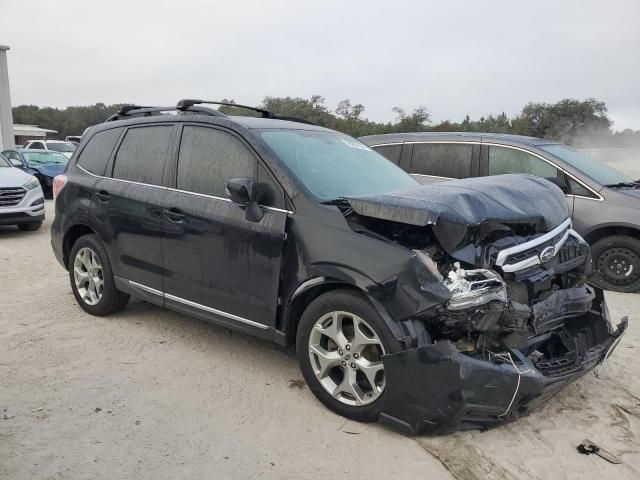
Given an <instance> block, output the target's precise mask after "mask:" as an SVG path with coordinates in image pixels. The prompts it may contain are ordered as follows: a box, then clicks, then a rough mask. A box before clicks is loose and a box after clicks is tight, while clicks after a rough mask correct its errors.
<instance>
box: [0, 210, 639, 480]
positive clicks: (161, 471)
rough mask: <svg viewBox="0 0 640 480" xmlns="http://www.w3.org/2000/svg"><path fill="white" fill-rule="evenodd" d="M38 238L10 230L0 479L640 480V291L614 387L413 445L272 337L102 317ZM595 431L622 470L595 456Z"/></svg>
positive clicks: (596, 386) (1, 266)
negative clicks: (349, 408) (79, 301)
mask: <svg viewBox="0 0 640 480" xmlns="http://www.w3.org/2000/svg"><path fill="white" fill-rule="evenodd" d="M47 215H48V220H47V222H46V223H45V225H44V226H43V228H42V229H41V230H40V231H38V232H20V231H18V230H17V229H14V228H11V227H0V478H3V479H4V478H6V479H12V480H13V479H103V478H104V479H110V480H114V479H130V478H144V479H147V478H148V479H154V480H156V479H176V478H189V479H199V478H216V479H226V478H233V479H236V478H238V479H240V478H260V479H263V478H314V479H315V478H319V477H326V478H333V479H336V478H348V477H351V476H357V477H358V478H363V479H378V478H387V479H388V478H393V479H404V478H407V479H418V478H430V479H440V478H442V479H450V478H457V479H465V480H467V479H480V478H482V479H527V480H529V479H550V478H553V479H581V480H588V479H599V480H600V479H605V478H606V479H608V478H615V479H637V478H640V375H639V373H640V362H638V361H637V358H636V357H637V354H638V351H639V349H640V341H639V335H640V331H639V329H638V327H637V323H636V322H635V321H634V320H636V318H637V315H636V313H637V312H638V311H639V310H640V295H622V294H610V295H608V300H609V302H610V309H611V312H612V316H613V317H614V318H619V317H621V316H622V315H629V316H630V318H631V320H632V323H631V327H630V329H629V332H628V333H627V335H626V338H625V339H624V340H623V342H622V344H621V345H620V347H619V348H618V349H617V351H616V352H615V354H614V356H613V358H612V359H611V361H610V362H609V364H608V367H607V370H606V372H605V373H604V375H603V376H602V378H600V379H596V378H595V377H594V376H593V375H589V376H587V377H585V378H583V379H582V380H580V381H579V382H577V383H575V384H573V385H571V386H569V388H567V389H566V390H564V391H563V392H562V393H561V394H559V395H558V396H556V397H555V398H554V399H552V400H551V401H550V402H549V403H547V404H546V405H545V406H544V407H543V408H542V409H540V410H538V411H536V412H534V413H533V414H531V415H530V416H529V417H526V418H523V419H520V420H519V421H518V422H515V423H512V424H510V425H507V426H504V427H501V428H497V429H494V430H491V431H488V432H485V433H481V432H465V433H460V434H455V435H450V436H447V437H439V438H429V437H421V438H416V439H413V438H408V437H404V436H401V435H399V434H397V433H395V432H393V431H390V430H387V429H386V428H384V427H382V426H379V425H363V424H358V423H354V422H350V421H347V420H345V419H343V418H341V417H339V416H337V415H335V414H333V413H331V412H329V411H328V410H327V409H326V408H324V407H323V406H322V405H321V404H320V403H319V402H318V401H316V400H315V398H314V397H313V396H312V394H311V393H310V392H309V391H308V389H307V388H306V387H305V386H304V382H303V381H302V377H301V375H300V373H299V371H298V368H297V365H296V362H295V360H294V359H293V358H292V357H290V356H289V355H288V354H287V353H286V352H285V351H283V350H282V349H279V348H277V347H275V346H273V345H271V344H269V343H267V342H262V341H259V340H256V339H253V338H250V337H248V336H245V335H242V334H238V333H234V332H230V331H227V330H225V329H223V328H220V327H217V326H215V325H211V324H208V323H205V322H201V321H199V320H195V319H192V318H189V317H185V316H182V315H180V314H177V313H173V312H170V311H166V310H162V309H159V308H156V307H154V306H152V305H149V304H146V303H143V302H139V301H134V302H131V303H130V304H129V306H128V307H127V308H126V309H125V310H124V311H123V312H121V313H120V314H118V315H114V316H112V317H108V318H95V317H91V316H89V315H87V314H85V313H84V312H83V311H82V310H81V309H80V307H78V306H77V305H76V303H75V300H74V298H73V295H72V293H71V290H70V287H69V284H68V277H67V273H66V272H65V271H64V270H63V269H62V268H61V267H60V266H59V265H58V263H57V262H56V260H55V259H54V256H53V253H52V252H51V247H50V244H49V225H50V221H51V219H52V217H53V209H52V205H51V203H50V202H48V204H47ZM584 438H589V439H591V440H593V441H595V442H596V443H599V444H601V445H602V446H605V447H606V448H608V449H609V450H611V451H613V452H614V453H616V454H617V455H618V456H619V457H620V458H621V459H622V461H623V464H622V465H612V464H609V463H607V462H606V461H604V460H603V459H601V458H599V457H597V456H595V455H590V456H584V455H580V454H578V453H577V452H576V451H575V447H576V445H577V444H578V443H580V442H581V441H582V440H583V439H584Z"/></svg>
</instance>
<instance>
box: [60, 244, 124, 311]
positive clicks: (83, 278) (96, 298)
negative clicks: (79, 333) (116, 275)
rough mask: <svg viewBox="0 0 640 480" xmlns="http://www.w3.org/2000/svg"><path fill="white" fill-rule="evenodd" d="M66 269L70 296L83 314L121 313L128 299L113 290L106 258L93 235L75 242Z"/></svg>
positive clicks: (115, 289) (100, 245) (108, 263)
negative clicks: (73, 297)
mask: <svg viewBox="0 0 640 480" xmlns="http://www.w3.org/2000/svg"><path fill="white" fill-rule="evenodd" d="M68 267H69V280H70V282H71V289H72V290H73V295H74V296H75V297H76V301H77V302H78V304H79V305H80V306H81V307H82V309H83V310H84V311H85V312H87V313H90V314H91V315H97V316H103V315H109V314H110V313H115V312H118V311H120V310H122V309H123V308H124V306H125V305H126V304H127V302H128V301H129V295H127V294H126V293H124V292H121V291H119V290H118V289H117V288H116V285H115V283H114V281H113V270H112V269H111V262H110V261H109V255H108V254H107V250H106V249H105V247H104V244H103V243H102V241H101V240H100V239H99V238H98V237H97V236H96V235H84V236H82V237H80V238H78V240H76V242H75V243H74V244H73V247H72V248H71V253H70V255H69V265H68Z"/></svg>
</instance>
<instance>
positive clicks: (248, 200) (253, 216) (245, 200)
mask: <svg viewBox="0 0 640 480" xmlns="http://www.w3.org/2000/svg"><path fill="white" fill-rule="evenodd" d="M227 194H228V195H229V198H230V199H231V201H232V202H233V203H237V204H238V205H241V206H243V207H244V208H245V218H246V219H247V220H249V221H250V222H259V221H260V220H262V217H263V216H264V212H263V211H262V208H260V206H259V205H258V202H257V198H258V189H257V187H256V182H255V180H254V179H253V178H249V177H240V178H231V179H229V181H228V182H227Z"/></svg>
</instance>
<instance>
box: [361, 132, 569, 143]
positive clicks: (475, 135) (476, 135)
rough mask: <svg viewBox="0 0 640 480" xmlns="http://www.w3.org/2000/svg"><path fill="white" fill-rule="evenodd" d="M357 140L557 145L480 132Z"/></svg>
mask: <svg viewBox="0 0 640 480" xmlns="http://www.w3.org/2000/svg"><path fill="white" fill-rule="evenodd" d="M358 140H360V141H362V142H363V143H366V144H367V145H380V144H383V143H402V142H420V141H433V140H443V141H444V140H458V141H469V142H470V141H484V142H491V141H492V140H494V141H497V142H501V143H519V144H526V145H531V146H537V145H548V144H552V143H558V142H556V141H555V140H550V139H548V138H536V137H527V136H525V135H511V134H507V133H481V132H412V133H387V134H384V135H367V136H364V137H360V138H359V139H358Z"/></svg>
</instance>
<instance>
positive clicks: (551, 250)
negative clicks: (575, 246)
mask: <svg viewBox="0 0 640 480" xmlns="http://www.w3.org/2000/svg"><path fill="white" fill-rule="evenodd" d="M555 255H556V247H547V248H545V249H544V250H543V251H542V253H541V254H540V261H541V262H542V263H547V262H548V261H549V260H551V259H552V258H553V257H555Z"/></svg>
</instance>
